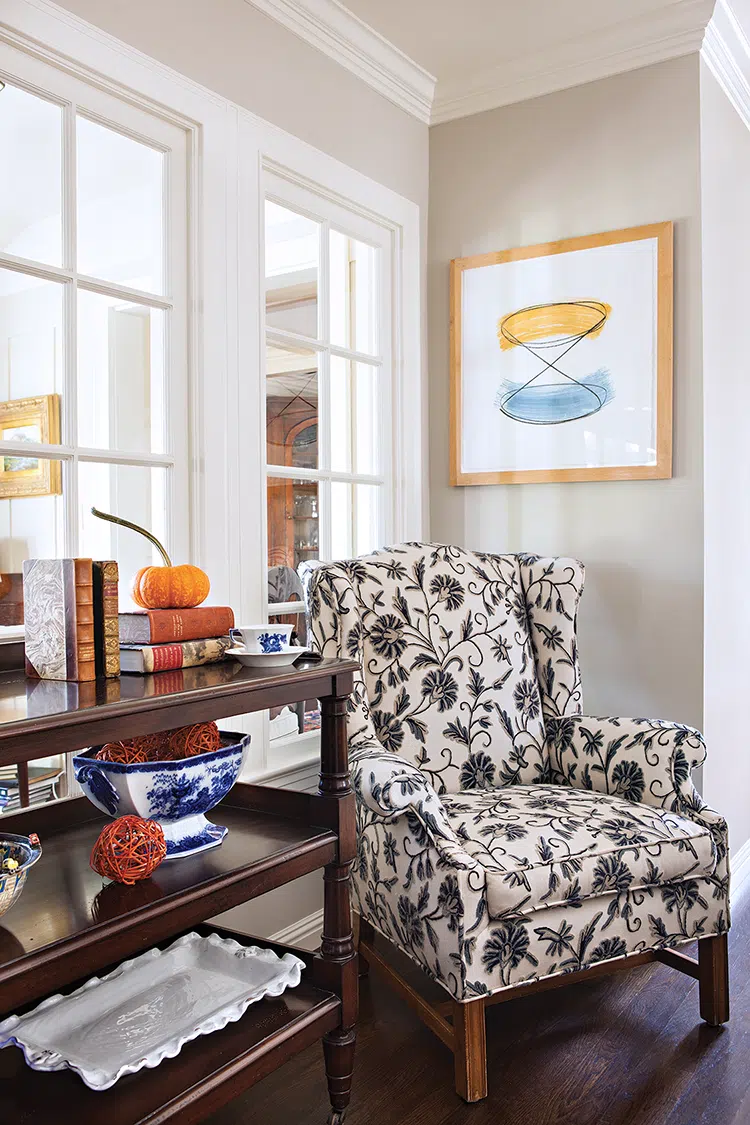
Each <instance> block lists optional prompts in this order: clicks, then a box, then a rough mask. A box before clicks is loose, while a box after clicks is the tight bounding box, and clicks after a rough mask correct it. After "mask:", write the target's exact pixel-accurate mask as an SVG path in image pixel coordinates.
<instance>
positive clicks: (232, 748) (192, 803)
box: [73, 731, 250, 859]
mask: <svg viewBox="0 0 750 1125" xmlns="http://www.w3.org/2000/svg"><path fill="white" fill-rule="evenodd" d="M221 742H222V745H221V747H220V749H218V750H214V751H212V752H211V753H209V754H197V755H196V756H195V757H194V758H185V759H184V760H182V761H177V762H138V763H134V764H132V765H123V763H121V762H100V761H96V760H95V758H94V756H95V754H96V749H91V750H86V751H84V753H82V754H76V755H75V757H74V758H73V768H74V770H75V775H76V781H77V782H78V784H79V785H80V786H81V789H83V792H84V793H85V794H86V796H87V797H88V799H89V800H90V801H91V802H92V804H94V805H96V807H97V808H98V809H101V811H102V812H104V813H107V814H108V815H109V816H112V817H118V816H142V817H144V818H145V819H146V820H156V821H157V822H158V823H159V824H160V825H161V827H162V829H163V830H164V838H165V839H166V841H167V855H166V859H177V858H180V857H182V856H187V855H195V854H196V852H203V851H206V849H207V848H215V847H217V846H218V845H219V844H220V843H221V842H222V840H223V839H224V837H225V836H226V834H227V832H228V831H229V830H228V829H227V828H224V827H223V826H222V825H221V824H212V823H211V821H209V820H206V815H205V814H206V813H207V812H208V811H209V810H210V809H212V808H213V807H214V805H218V803H219V801H221V800H222V799H223V798H224V797H226V795H227V793H228V792H229V790H230V789H231V788H232V786H233V785H234V783H235V781H236V780H237V778H238V777H239V775H240V771H241V770H242V766H243V764H244V761H245V758H246V756H247V750H248V747H249V745H250V735H245V734H233V733H229V732H226V731H222V732H221Z"/></svg>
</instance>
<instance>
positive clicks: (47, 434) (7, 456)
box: [0, 395, 62, 499]
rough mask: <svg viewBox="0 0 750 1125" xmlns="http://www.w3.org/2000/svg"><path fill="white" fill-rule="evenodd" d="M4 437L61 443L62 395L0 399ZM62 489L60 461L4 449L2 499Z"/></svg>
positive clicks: (0, 457) (0, 427) (0, 480)
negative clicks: (8, 400)
mask: <svg viewBox="0 0 750 1125" xmlns="http://www.w3.org/2000/svg"><path fill="white" fill-rule="evenodd" d="M0 441H13V442H30V443H33V444H35V445H57V444H59V441H60V396H59V395H36V396H35V397H33V398H19V399H15V400H13V401H11V402H0ZM61 492H62V471H61V465H60V462H59V461H51V460H48V459H47V458H42V457H35V456H33V455H32V456H24V454H23V453H22V452H19V453H7V452H6V453H0V499H9V498H12V497H19V496H53V495H58V494H59V493H61Z"/></svg>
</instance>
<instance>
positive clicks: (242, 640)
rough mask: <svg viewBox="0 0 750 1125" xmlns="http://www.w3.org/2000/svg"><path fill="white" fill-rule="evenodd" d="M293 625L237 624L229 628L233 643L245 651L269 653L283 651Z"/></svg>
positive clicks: (286, 645) (287, 645)
mask: <svg viewBox="0 0 750 1125" xmlns="http://www.w3.org/2000/svg"><path fill="white" fill-rule="evenodd" d="M293 628H294V626H293V625H237V626H235V628H233V629H230V630H229V636H230V638H231V640H232V642H233V644H235V645H240V646H242V647H243V648H244V649H245V652H252V653H269V652H284V650H285V649H287V648H289V639H290V637H291V635H292V629H293Z"/></svg>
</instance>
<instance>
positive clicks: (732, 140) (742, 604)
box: [701, 64, 750, 852]
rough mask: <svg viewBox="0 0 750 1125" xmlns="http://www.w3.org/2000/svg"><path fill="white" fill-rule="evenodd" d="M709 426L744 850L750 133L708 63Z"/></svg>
mask: <svg viewBox="0 0 750 1125" xmlns="http://www.w3.org/2000/svg"><path fill="white" fill-rule="evenodd" d="M701 169H702V211H703V224H702V226H703V229H702V237H703V370H704V410H705V416H704V427H705V510H706V517H705V523H706V527H705V536H706V548H705V549H706V571H705V684H704V709H705V716H704V728H705V734H706V740H707V743H708V751H709V752H708V759H707V762H706V765H705V767H704V773H703V791H704V794H705V797H706V799H707V800H708V801H709V802H710V803H711V804H712V805H714V806H715V807H716V808H717V809H720V810H721V812H722V813H723V814H724V816H726V818H727V820H728V822H729V831H730V844H731V848H732V851H733V852H736V851H737V850H738V849H739V848H740V847H741V846H742V844H744V843H745V841H746V840H747V839H748V838H749V837H750V756H749V755H748V753H747V749H746V745H745V737H746V736H745V731H746V728H747V695H748V692H747V637H748V631H750V598H749V597H748V561H747V560H748V558H750V521H748V516H747V505H748V497H750V457H748V416H749V415H750V381H748V358H747V325H748V309H747V296H748V288H749V283H750V210H748V193H747V184H748V182H750V132H748V130H747V128H746V127H745V125H743V123H742V121H741V120H740V118H739V117H738V116H737V114H736V113H735V111H734V110H733V108H732V106H731V105H730V103H729V101H728V100H727V98H726V97H725V95H724V94H723V93H722V91H721V90H720V89H719V87H718V86H717V84H716V81H715V80H714V78H713V77H712V75H711V74H710V72H709V71H708V69H707V68H706V67H705V64H702V65H701Z"/></svg>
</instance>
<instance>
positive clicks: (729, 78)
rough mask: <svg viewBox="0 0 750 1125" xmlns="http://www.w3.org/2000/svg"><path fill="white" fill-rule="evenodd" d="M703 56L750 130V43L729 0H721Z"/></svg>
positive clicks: (708, 33)
mask: <svg viewBox="0 0 750 1125" xmlns="http://www.w3.org/2000/svg"><path fill="white" fill-rule="evenodd" d="M701 58H702V59H703V60H704V62H705V63H706V65H707V67H708V69H709V70H710V71H711V73H712V74H713V76H714V78H715V79H716V81H717V82H718V84H719V86H720V87H721V89H722V90H723V91H724V93H725V94H726V96H727V97H728V98H729V101H730V102H731V103H732V105H733V106H734V108H735V110H736V111H737V113H738V114H739V115H740V117H741V118H742V120H743V121H744V123H745V125H746V126H747V127H748V129H750V42H749V41H748V38H747V36H746V35H745V32H744V31H743V29H742V26H741V25H740V22H739V20H738V19H737V17H736V15H735V14H734V12H733V11H732V9H731V7H730V6H729V4H728V3H727V2H726V0H718V2H717V4H716V9H715V11H714V15H713V19H712V20H711V22H710V24H709V25H708V27H707V28H706V38H705V39H704V41H703V48H702V50H701Z"/></svg>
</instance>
